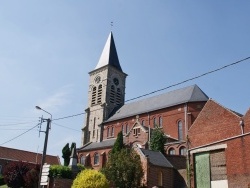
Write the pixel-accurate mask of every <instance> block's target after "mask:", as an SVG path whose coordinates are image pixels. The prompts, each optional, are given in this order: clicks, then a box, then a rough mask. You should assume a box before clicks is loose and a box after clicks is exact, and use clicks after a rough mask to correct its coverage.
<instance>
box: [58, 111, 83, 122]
mask: <svg viewBox="0 0 250 188" xmlns="http://www.w3.org/2000/svg"><path fill="white" fill-rule="evenodd" d="M83 114H86V113H85V112H82V113H79V114H75V115H70V116H65V117H61V118H56V119H53V121H56V120H61V119H67V118H71V117H75V116H80V115H83Z"/></svg>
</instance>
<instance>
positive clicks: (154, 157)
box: [140, 148, 173, 168]
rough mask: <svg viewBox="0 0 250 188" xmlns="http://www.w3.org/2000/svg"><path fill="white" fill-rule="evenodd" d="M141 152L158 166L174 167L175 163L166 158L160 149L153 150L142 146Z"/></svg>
mask: <svg viewBox="0 0 250 188" xmlns="http://www.w3.org/2000/svg"><path fill="white" fill-rule="evenodd" d="M140 150H141V152H142V153H143V154H144V155H145V156H148V158H149V162H150V163H151V164H153V165H156V166H161V167H167V168H173V165H172V164H171V163H170V162H169V161H168V160H167V159H166V157H165V156H164V155H163V154H162V153H161V152H159V151H152V150H146V149H142V148H140Z"/></svg>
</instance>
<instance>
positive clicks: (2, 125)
mask: <svg viewBox="0 0 250 188" xmlns="http://www.w3.org/2000/svg"><path fill="white" fill-rule="evenodd" d="M34 122H37V121H28V122H21V123H9V124H0V127H5V126H13V125H22V124H29V123H34Z"/></svg>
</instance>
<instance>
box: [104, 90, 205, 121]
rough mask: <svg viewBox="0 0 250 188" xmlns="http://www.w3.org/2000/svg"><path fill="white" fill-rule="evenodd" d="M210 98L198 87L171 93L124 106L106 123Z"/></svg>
mask: <svg viewBox="0 0 250 188" xmlns="http://www.w3.org/2000/svg"><path fill="white" fill-rule="evenodd" d="M208 99H209V98H208V96H207V95H206V94H205V93H204V92H203V91H202V90H201V89H200V88H199V87H198V86H197V85H193V86H188V87H185V88H181V89H177V90H174V91H170V92H167V93H164V94H161V95H157V96H154V97H150V98H146V99H143V100H140V101H136V102H132V103H128V104H125V105H123V106H122V107H121V108H120V109H119V110H117V111H116V113H115V114H114V115H112V116H111V117H110V118H109V119H108V120H107V121H106V122H110V121H114V120H118V119H122V118H126V117H130V116H134V115H138V114H142V113H146V112H151V111H154V110H159V109H163V108H167V107H171V106H175V105H178V104H184V103H187V102H199V101H207V100H208Z"/></svg>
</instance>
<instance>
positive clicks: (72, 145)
mask: <svg viewBox="0 0 250 188" xmlns="http://www.w3.org/2000/svg"><path fill="white" fill-rule="evenodd" d="M75 146H76V143H75V142H72V144H71V146H70V155H71V153H72V150H73V148H74V147H75Z"/></svg>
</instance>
